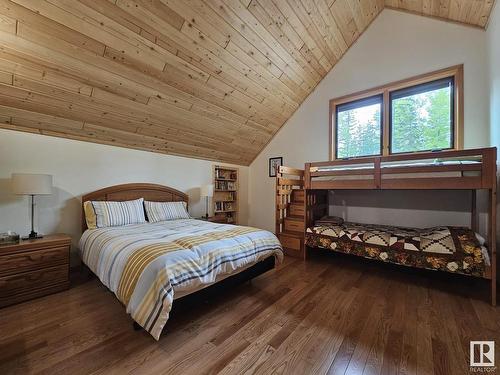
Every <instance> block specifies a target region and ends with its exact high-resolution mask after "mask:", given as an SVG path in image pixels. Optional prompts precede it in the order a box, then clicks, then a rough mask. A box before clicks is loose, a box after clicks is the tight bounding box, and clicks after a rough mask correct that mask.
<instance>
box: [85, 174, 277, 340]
mask: <svg viewBox="0 0 500 375" xmlns="http://www.w3.org/2000/svg"><path fill="white" fill-rule="evenodd" d="M137 198H144V199H146V200H150V201H157V202H176V201H183V202H186V204H187V203H188V197H187V195H186V194H184V193H182V192H179V191H177V190H175V189H172V188H169V187H166V186H161V185H153V184H126V185H118V186H113V187H109V188H106V189H102V190H99V191H96V192H94V193H90V194H88V195H85V196H83V197H82V203H83V202H86V201H128V200H133V199H137ZM82 222H83V228H82V229H83V235H82V237H81V239H80V246H79V248H80V255H81V258H82V261H83V263H84V264H85V265H86V266H87V267H88V268H89V269H90V270H91V271H92V272H93V273H94V274H95V275H97V277H98V278H99V279H100V280H101V282H102V283H103V284H104V285H105V286H106V287H107V288H109V289H110V290H111V291H112V292H113V293H114V294H115V295H116V297H117V298H118V300H119V301H120V302H121V303H122V304H123V305H125V306H126V310H127V313H129V314H130V315H131V317H132V319H133V320H134V321H135V322H136V323H137V324H138V325H140V326H141V327H142V328H144V329H145V330H146V331H147V332H149V333H150V334H151V335H152V336H153V337H154V338H155V339H156V340H158V339H159V337H160V334H161V332H162V330H163V327H164V326H165V323H166V322H167V320H168V316H169V312H170V310H171V308H172V304H173V302H174V300H175V299H179V298H182V297H184V296H186V295H189V294H192V293H195V292H197V291H199V290H201V289H204V288H206V287H208V286H210V285H213V284H214V283H218V282H219V281H222V280H224V279H226V278H230V277H233V276H234V275H236V274H239V273H241V272H244V271H247V270H250V269H251V268H259V267H260V268H261V266H262V263H266V264H269V259H270V258H273V259H274V262H272V264H274V265H278V264H280V263H281V262H282V260H283V252H282V248H281V245H280V243H279V241H278V240H277V238H276V237H275V236H274V234H272V233H270V232H267V231H264V230H260V229H257V228H251V227H244V226H235V225H229V224H216V223H211V222H207V221H202V220H195V219H179V220H170V221H160V222H156V223H144V224H131V225H124V226H112V227H106V228H95V229H87V227H86V221H85V217H84V218H83V220H82Z"/></svg>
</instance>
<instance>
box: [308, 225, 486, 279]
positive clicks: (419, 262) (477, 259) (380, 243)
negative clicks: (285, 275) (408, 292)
mask: <svg viewBox="0 0 500 375" xmlns="http://www.w3.org/2000/svg"><path fill="white" fill-rule="evenodd" d="M305 242H306V245H307V246H309V247H319V248H324V249H330V250H335V251H340V252H343V253H347V254H353V255H358V256H363V257H365V258H371V259H378V260H382V261H384V262H390V263H396V264H401V265H406V266H412V267H418V268H427V269H431V270H442V271H447V272H455V273H462V274H467V275H473V276H480V277H481V276H483V275H484V271H485V266H486V264H487V263H488V260H487V257H488V254H487V252H486V251H485V250H486V249H485V248H484V247H481V244H480V243H479V241H478V239H477V237H476V234H475V233H474V232H473V231H472V230H470V229H468V228H461V227H448V226H443V227H433V228H425V229H414V228H403V227H393V226H386V225H371V224H357V223H349V222H344V223H342V224H341V225H334V224H330V225H319V226H314V227H312V228H307V230H306V239H305Z"/></svg>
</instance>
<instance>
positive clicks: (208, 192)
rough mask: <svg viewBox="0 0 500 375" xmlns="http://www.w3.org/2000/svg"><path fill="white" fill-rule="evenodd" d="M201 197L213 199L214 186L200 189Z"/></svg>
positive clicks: (205, 186)
mask: <svg viewBox="0 0 500 375" xmlns="http://www.w3.org/2000/svg"><path fill="white" fill-rule="evenodd" d="M200 195H201V196H202V197H213V196H214V185H203V186H202V187H201V188H200Z"/></svg>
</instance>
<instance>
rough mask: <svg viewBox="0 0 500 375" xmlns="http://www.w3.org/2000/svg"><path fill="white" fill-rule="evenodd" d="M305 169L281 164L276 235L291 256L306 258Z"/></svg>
mask: <svg viewBox="0 0 500 375" xmlns="http://www.w3.org/2000/svg"><path fill="white" fill-rule="evenodd" d="M304 224H305V193H304V171H303V170H301V169H296V168H290V167H285V166H280V167H279V168H278V171H277V173H276V230H275V233H276V236H277V237H278V239H279V240H280V242H281V245H282V246H283V250H284V251H285V253H286V254H287V255H289V256H292V257H296V258H301V259H305V249H304V230H305V227H304Z"/></svg>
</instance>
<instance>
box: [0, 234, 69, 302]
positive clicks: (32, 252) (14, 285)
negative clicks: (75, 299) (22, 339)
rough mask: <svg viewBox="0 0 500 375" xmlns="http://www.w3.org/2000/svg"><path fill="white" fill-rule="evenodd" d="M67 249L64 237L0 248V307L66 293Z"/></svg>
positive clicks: (67, 238)
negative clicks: (64, 291)
mask: <svg viewBox="0 0 500 375" xmlns="http://www.w3.org/2000/svg"><path fill="white" fill-rule="evenodd" d="M70 247H71V238H70V237H69V236H67V235H64V234H54V235H48V236H46V237H44V238H40V239H36V240H26V241H21V242H20V243H18V244H15V245H6V246H0V307H3V306H8V305H12V304H15V303H18V302H22V301H27V300H30V299H32V298H35V297H40V296H44V295H47V294H52V293H55V292H59V291H61V290H65V289H68V288H69V251H70Z"/></svg>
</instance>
